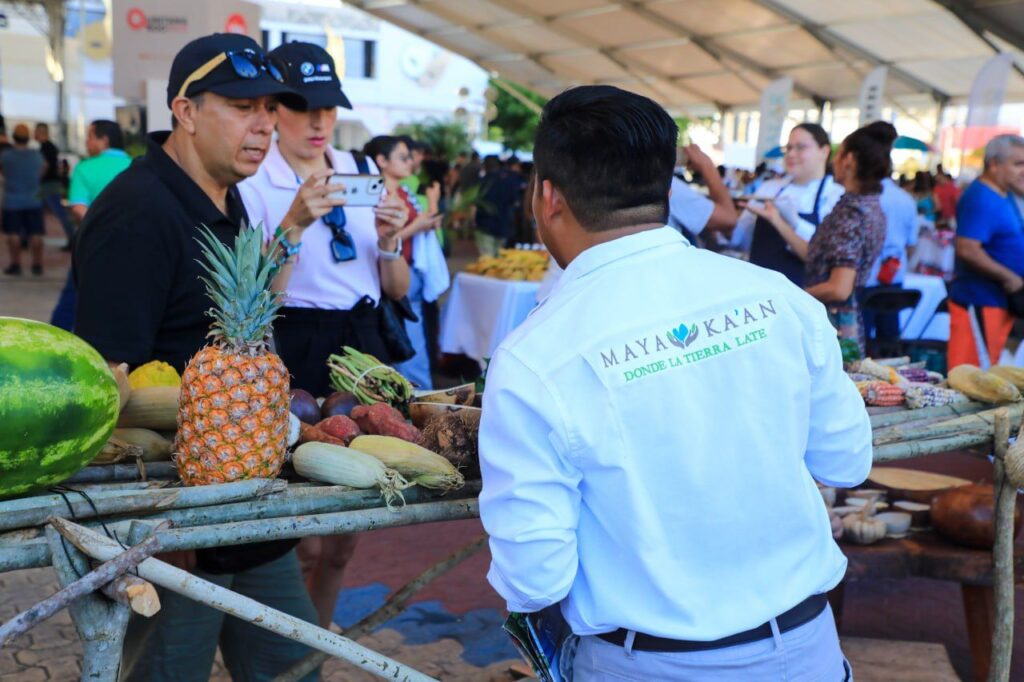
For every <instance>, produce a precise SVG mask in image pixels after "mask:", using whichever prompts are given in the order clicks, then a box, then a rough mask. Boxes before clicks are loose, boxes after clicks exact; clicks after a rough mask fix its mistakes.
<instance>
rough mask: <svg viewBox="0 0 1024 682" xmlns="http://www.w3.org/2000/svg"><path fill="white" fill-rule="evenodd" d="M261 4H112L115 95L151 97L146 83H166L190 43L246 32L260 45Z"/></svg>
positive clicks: (143, 0) (225, 0)
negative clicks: (172, 66)
mask: <svg viewBox="0 0 1024 682" xmlns="http://www.w3.org/2000/svg"><path fill="white" fill-rule="evenodd" d="M261 15H262V9H261V8H260V6H259V5H256V4H253V3H250V2H245V1H244V0H217V2H210V1H209V0H176V1H175V2H166V0H112V2H111V11H109V12H108V16H110V17H111V22H112V54H113V58H114V94H115V95H117V96H118V97H123V98H125V99H127V100H134V101H141V100H145V99H147V97H148V93H147V92H146V82H147V81H154V82H157V81H161V80H167V75H168V73H169V72H170V70H171V62H172V61H173V60H174V55H176V54H177V53H178V50H180V49H181V48H182V47H184V45H185V43H187V42H189V41H190V40H194V39H195V38H198V37H200V36H204V35H209V34H210V33H244V34H247V35H249V36H251V37H252V38H255V39H256V41H257V42H259V40H260V37H261V35H260V17H261Z"/></svg>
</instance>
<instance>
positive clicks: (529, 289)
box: [441, 272, 540, 360]
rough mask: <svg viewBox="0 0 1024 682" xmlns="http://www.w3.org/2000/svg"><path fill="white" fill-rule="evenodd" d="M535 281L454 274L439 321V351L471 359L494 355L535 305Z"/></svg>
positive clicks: (538, 284)
mask: <svg viewBox="0 0 1024 682" xmlns="http://www.w3.org/2000/svg"><path fill="white" fill-rule="evenodd" d="M539 288H540V283H539V282H506V281H503V280H500V279H494V278H493V277H481V276H480V275H472V274H469V273H466V272H460V273H459V274H457V275H455V281H454V282H453V283H452V288H451V291H450V292H449V293H448V301H447V303H446V304H445V309H444V317H443V319H442V321H441V352H443V353H462V354H464V355H468V356H469V357H471V358H473V359H474V360H483V359H484V358H489V357H491V356H492V355H493V354H494V351H495V349H497V347H498V344H500V343H501V341H502V339H504V338H505V337H506V336H507V335H508V333H509V332H511V331H512V330H513V329H515V328H516V327H518V326H519V325H520V324H522V322H523V320H525V319H526V316H527V314H529V312H530V311H531V310H533V308H534V306H536V305H537V290H538V289H539Z"/></svg>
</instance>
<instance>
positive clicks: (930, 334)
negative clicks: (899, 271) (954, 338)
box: [900, 272, 949, 341]
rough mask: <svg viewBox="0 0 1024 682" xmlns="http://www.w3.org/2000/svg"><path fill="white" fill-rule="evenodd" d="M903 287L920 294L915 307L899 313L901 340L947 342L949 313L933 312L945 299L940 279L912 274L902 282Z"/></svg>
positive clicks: (942, 283) (942, 282)
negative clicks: (915, 290)
mask: <svg viewBox="0 0 1024 682" xmlns="http://www.w3.org/2000/svg"><path fill="white" fill-rule="evenodd" d="M903 287H904V288H905V289H917V290H918V291H920V292H921V300H920V301H919V302H918V304H917V307H916V308H914V309H913V310H904V311H902V312H901V313H900V327H901V328H902V329H903V331H902V333H901V336H902V337H903V339H904V340H917V339H932V340H938V341H949V313H936V312H935V309H936V308H938V307H939V304H940V303H942V300H943V299H944V298H946V283H945V282H944V281H943V280H942V278H941V277H936V276H934V275H920V274H918V273H914V272H912V273H909V274H908V275H907V276H906V278H905V279H904V280H903Z"/></svg>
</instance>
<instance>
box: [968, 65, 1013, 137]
mask: <svg viewBox="0 0 1024 682" xmlns="http://www.w3.org/2000/svg"><path fill="white" fill-rule="evenodd" d="M1012 66H1013V55H1012V54H1009V53H1006V52H1003V53H1000V54H997V55H996V56H995V57H992V59H989V60H988V61H987V62H985V65H984V66H983V67H981V70H979V71H978V75H977V76H975V77H974V84H973V85H971V94H970V97H968V98H967V127H968V128H970V127H972V126H994V125H997V124H998V123H999V109H1000V108H1001V107H1002V106H1003V97H1004V96H1005V95H1006V82H1007V80H1008V79H1009V77H1010V67H1012Z"/></svg>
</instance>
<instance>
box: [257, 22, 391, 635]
mask: <svg viewBox="0 0 1024 682" xmlns="http://www.w3.org/2000/svg"><path fill="white" fill-rule="evenodd" d="M270 57H271V58H272V59H274V60H275V61H276V62H278V63H280V64H281V65H282V66H283V68H284V74H285V83H286V84H287V85H289V86H290V87H292V88H293V89H294V90H295V91H296V92H298V93H299V94H300V95H302V97H303V99H304V101H305V103H304V105H303V104H297V103H295V102H293V101H292V100H290V99H289V100H288V101H284V102H282V104H281V106H280V107H278V110H277V113H278V116H277V139H276V140H275V141H274V142H272V143H271V145H270V149H269V150H268V151H267V158H266V160H265V161H264V162H263V165H262V166H260V169H259V171H258V172H257V173H256V174H255V175H253V176H252V177H251V178H249V179H248V180H246V181H245V182H243V183H242V184H241V185H239V190H240V191H241V193H242V200H243V201H244V202H245V207H246V210H247V211H248V213H249V215H250V216H251V217H252V219H253V221H255V222H257V223H262V224H263V229H264V231H265V236H266V239H267V240H268V241H269V240H270V239H272V238H273V235H274V232H275V230H276V229H278V227H280V228H282V229H285V230H286V233H285V235H286V236H285V238H286V239H287V245H286V249H285V250H286V253H285V254H284V255H285V256H286V260H285V261H284V265H283V266H282V267H281V270H280V271H279V273H278V275H277V277H276V278H275V279H274V284H273V286H274V288H275V289H276V290H278V291H282V292H284V295H285V307H284V308H283V309H282V310H281V316H280V317H279V318H278V319H277V320H275V321H274V337H275V340H276V341H277V352H278V355H280V356H281V359H282V360H283V361H284V364H285V366H286V367H287V368H288V371H289V372H291V374H292V388H301V389H304V390H306V391H309V392H310V393H312V394H313V395H314V396H326V395H329V394H330V393H331V392H332V391H333V389H332V388H331V385H330V380H329V373H328V369H327V359H328V357H329V356H330V355H331V354H332V353H337V352H339V351H340V349H341V348H342V347H343V346H351V347H353V348H355V349H357V350H360V351H362V352H364V353H369V354H371V355H373V356H375V357H377V358H378V359H379V360H380V361H381V362H385V363H387V362H389V361H390V360H391V358H390V357H389V353H388V350H387V347H386V345H385V343H384V340H383V338H382V337H381V334H380V308H379V304H380V300H381V297H382V296H389V297H391V298H393V299H400V298H401V297H402V296H404V295H405V294H406V292H407V291H408V290H409V279H410V274H409V266H408V264H407V263H406V261H405V259H404V258H402V257H401V240H400V239H399V237H398V230H399V228H401V227H402V225H403V224H404V222H405V219H406V212H407V211H406V208H405V204H404V203H403V202H402V201H401V199H399V198H398V196H397V195H395V196H393V197H385V198H384V199H383V200H382V201H381V203H380V204H379V205H378V206H377V207H375V208H371V207H348V206H345V200H344V199H330V198H328V196H327V195H328V194H329V193H330V192H332V191H334V190H336V189H340V188H341V187H340V186H339V185H334V184H329V178H330V176H331V174H333V173H341V174H356V173H376V172H377V168H376V166H374V165H372V164H373V161H371V160H369V159H365V160H364V163H365V167H364V168H362V169H361V168H360V167H359V165H360V164H359V163H358V162H357V160H356V158H355V157H354V156H353V155H352V154H351V153H349V152H342V151H339V150H337V149H334V148H333V147H332V146H331V144H330V140H331V137H332V134H333V132H334V124H335V122H336V121H337V119H338V109H337V108H338V107H345V108H346V109H351V108H352V104H351V103H350V102H349V100H348V98H347V97H346V96H345V93H344V92H342V89H341V81H340V80H339V79H338V76H337V74H336V73H335V70H334V60H333V59H332V58H331V56H330V55H329V54H328V53H327V51H326V50H324V49H323V48H321V47H319V46H317V45H312V44H310V43H301V42H293V43H286V44H284V45H281V46H280V47H278V48H276V49H275V50H273V51H272V52H271V53H270ZM395 221H398V222H397V223H396V222H395ZM355 539H356V536H355V535H338V536H331V537H325V538H305V539H304V540H303V541H302V542H301V543H300V545H299V558H300V560H301V562H302V567H303V573H304V574H305V576H306V583H307V586H308V588H309V591H310V596H311V597H312V598H313V603H314V605H315V606H316V608H317V611H318V613H319V615H320V624H321V626H323V627H327V626H328V625H330V622H331V616H332V615H333V613H334V605H335V602H336V601H337V598H338V592H339V591H340V590H341V581H342V577H343V576H344V571H345V565H346V564H347V563H348V560H349V558H350V557H351V555H352V552H353V550H354V549H355Z"/></svg>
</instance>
